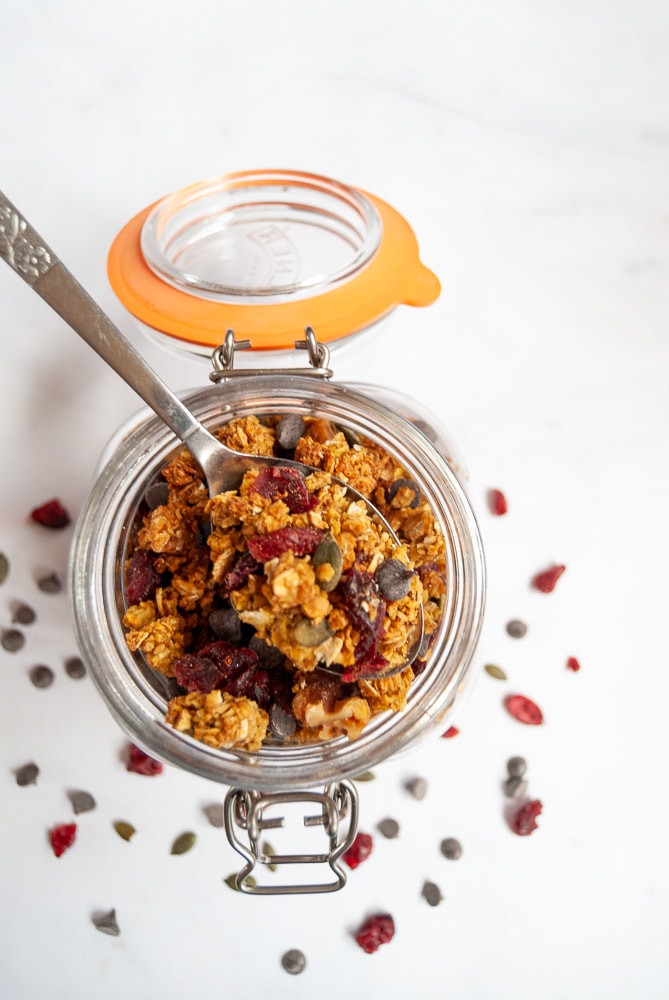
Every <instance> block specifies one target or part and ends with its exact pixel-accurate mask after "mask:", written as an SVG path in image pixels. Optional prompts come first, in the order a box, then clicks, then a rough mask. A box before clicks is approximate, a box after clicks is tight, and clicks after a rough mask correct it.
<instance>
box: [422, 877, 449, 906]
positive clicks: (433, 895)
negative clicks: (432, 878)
mask: <svg viewBox="0 0 669 1000" xmlns="http://www.w3.org/2000/svg"><path fill="white" fill-rule="evenodd" d="M421 896H422V897H423V899H424V900H426V902H428V903H429V904H430V906H439V903H441V901H442V899H443V898H444V897H443V896H442V894H441V889H440V888H439V886H438V885H435V883H434V882H424V883H423V890H422V892H421Z"/></svg>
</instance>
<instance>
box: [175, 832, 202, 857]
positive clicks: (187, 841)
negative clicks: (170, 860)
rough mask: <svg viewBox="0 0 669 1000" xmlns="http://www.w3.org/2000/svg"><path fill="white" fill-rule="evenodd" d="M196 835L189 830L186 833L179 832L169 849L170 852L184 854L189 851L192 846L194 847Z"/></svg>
mask: <svg viewBox="0 0 669 1000" xmlns="http://www.w3.org/2000/svg"><path fill="white" fill-rule="evenodd" d="M196 840H197V837H196V836H195V834H194V833H191V832H190V830H189V831H188V832H187V833H180V834H179V836H178V837H177V839H176V840H175V841H174V843H173V844H172V847H171V849H170V854H185V853H186V852H187V851H190V849H191V848H192V847H195V841H196Z"/></svg>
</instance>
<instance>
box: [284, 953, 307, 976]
mask: <svg viewBox="0 0 669 1000" xmlns="http://www.w3.org/2000/svg"><path fill="white" fill-rule="evenodd" d="M306 964H307V960H306V957H305V955H304V952H303V951H300V949H299V948H291V949H290V951H287V952H285V953H284V954H283V955H282V956H281V965H282V966H283V967H284V969H285V970H286V972H289V973H290V975H291V976H298V975H299V974H300V972H304V970H305V968H306Z"/></svg>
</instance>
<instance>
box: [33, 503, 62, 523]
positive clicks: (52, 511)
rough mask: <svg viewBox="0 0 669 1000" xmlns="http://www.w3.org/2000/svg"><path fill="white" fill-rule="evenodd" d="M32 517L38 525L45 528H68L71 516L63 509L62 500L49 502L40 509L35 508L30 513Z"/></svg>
mask: <svg viewBox="0 0 669 1000" xmlns="http://www.w3.org/2000/svg"><path fill="white" fill-rule="evenodd" d="M30 516H31V518H32V519H33V521H36V522H37V524H43V525H44V527H45V528H66V527H67V525H68V524H69V523H70V515H69V514H68V512H67V511H66V510H65V508H64V507H63V505H62V503H61V502H60V500H55V499H54V500H48V501H47V502H46V503H43V504H42V505H41V506H40V507H35V509H34V510H32V511H31V512H30Z"/></svg>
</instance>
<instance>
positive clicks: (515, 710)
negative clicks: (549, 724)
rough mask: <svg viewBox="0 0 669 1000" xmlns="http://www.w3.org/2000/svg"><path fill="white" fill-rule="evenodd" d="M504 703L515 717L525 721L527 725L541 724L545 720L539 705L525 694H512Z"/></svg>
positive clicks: (519, 720)
mask: <svg viewBox="0 0 669 1000" xmlns="http://www.w3.org/2000/svg"><path fill="white" fill-rule="evenodd" d="M504 704H505V706H506V709H507V711H508V712H510V713H511V715H512V716H513V717H514V719H517V720H518V722H523V723H525V725H526V726H540V725H541V723H542V722H543V721H544V717H543V713H542V711H541V709H540V708H539V706H538V705H537V704H535V702H533V701H532V700H531V699H530V698H526V697H525V695H524V694H510V695H509V696H508V697H507V698H506V699H505V701H504Z"/></svg>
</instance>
